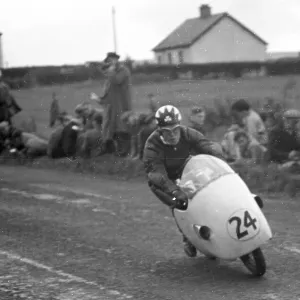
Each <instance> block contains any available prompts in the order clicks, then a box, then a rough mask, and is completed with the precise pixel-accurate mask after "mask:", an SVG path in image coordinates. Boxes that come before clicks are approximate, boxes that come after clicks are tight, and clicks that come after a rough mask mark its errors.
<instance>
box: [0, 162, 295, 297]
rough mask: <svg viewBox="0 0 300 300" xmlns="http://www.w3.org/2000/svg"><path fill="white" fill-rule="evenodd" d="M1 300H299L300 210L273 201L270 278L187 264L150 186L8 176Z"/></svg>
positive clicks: (268, 211) (24, 173) (230, 267)
mask: <svg viewBox="0 0 300 300" xmlns="http://www.w3.org/2000/svg"><path fill="white" fill-rule="evenodd" d="M0 179H1V181H0V194H1V201H0V214H1V219H0V220H1V233H0V234H1V235H0V299H3V300H5V299H34V300H37V299H47V300H49V299H53V300H74V299H80V300H89V299H98V300H101V299H109V300H112V299H119V300H121V299H153V300H154V299H156V300H159V299H161V300H163V299H183V300H190V299H203V300H204V299H205V300H209V299H214V300H218V299H222V300H224V299H230V300H235V299H249V300H250V299H273V300H277V299H289V300H293V299H300V268H299V265H300V202H299V200H298V201H297V200H285V199H275V198H274V199H267V200H266V203H265V208H264V212H265V215H266V216H267V218H268V220H269V221H270V225H271V227H272V230H273V234H274V238H273V240H271V241H270V243H269V244H267V245H266V246H264V247H263V251H264V253H265V255H266V257H267V264H268V270H267V273H266V275H265V276H264V277H263V278H260V279H257V278H253V277H252V276H251V275H250V274H249V272H248V271H247V270H246V269H245V267H244V266H243V265H242V263H241V262H240V261H236V262H231V263H229V262H225V261H219V260H217V261H211V260H208V259H206V258H205V257H203V256H202V255H199V256H198V258H196V259H191V258H187V257H185V255H184V252H183V249H182V244H181V236H180V234H179V233H178V232H177V228H176V226H175V224H174V220H173V219H172V217H171V215H170V212H169V210H168V209H167V208H166V207H165V206H163V205H162V204H161V203H160V202H159V201H158V200H156V199H155V198H154V196H152V194H151V193H150V191H148V189H147V186H146V184H142V183H137V182H133V181H132V182H130V181H129V182H117V181H113V180H110V179H104V178H93V177H90V176H87V175H85V176H82V175H78V174H70V173H63V172H58V171H49V170H40V169H39V170H37V169H30V168H26V167H7V166H1V167H0Z"/></svg>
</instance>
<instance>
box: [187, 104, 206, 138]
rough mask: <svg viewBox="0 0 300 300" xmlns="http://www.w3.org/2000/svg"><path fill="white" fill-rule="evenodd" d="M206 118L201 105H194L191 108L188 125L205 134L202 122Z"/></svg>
mask: <svg viewBox="0 0 300 300" xmlns="http://www.w3.org/2000/svg"><path fill="white" fill-rule="evenodd" d="M205 118H206V112H205V110H204V108H203V107H200V106H195V107H193V108H192V109H191V115H190V118H189V121H190V125H189V127H191V128H193V129H195V130H197V131H199V132H200V133H202V134H203V135H205V130H204V128H203V127H204V122H205Z"/></svg>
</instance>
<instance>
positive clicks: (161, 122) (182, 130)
mask: <svg viewBox="0 0 300 300" xmlns="http://www.w3.org/2000/svg"><path fill="white" fill-rule="evenodd" d="M155 119H156V122H157V125H158V128H157V129H156V130H155V131H154V132H153V133H152V134H151V135H150V137H149V138H148V140H147V142H146V145H145V149H144V157H143V161H144V165H145V169H146V173H147V175H148V184H149V187H150V189H151V190H152V192H153V193H154V194H155V195H156V196H157V197H158V198H159V199H160V200H161V201H162V202H163V203H164V204H166V205H168V206H169V207H170V208H171V209H172V211H173V209H174V208H177V209H182V210H184V209H186V208H187V203H188V197H187V195H186V194H185V193H184V192H183V191H182V190H181V189H180V188H179V187H178V186H177V185H176V183H175V181H176V180H177V179H179V178H180V177H181V173H182V171H183V168H184V166H185V163H186V160H187V159H188V158H189V157H190V155H197V154H210V155H213V156H216V157H219V158H223V153H222V149H221V147H220V146H219V145H218V144H217V143H214V142H211V141H209V140H208V139H206V138H205V137H204V135H203V134H201V133H200V132H198V131H196V130H194V129H192V128H189V127H185V126H183V125H181V124H180V123H181V119H182V117H181V114H180V112H179V110H178V109H177V108H176V107H174V106H172V105H166V106H162V107H160V108H159V109H158V110H157V112H156V114H155ZM173 216H174V215H173ZM179 230H180V229H179ZM180 231H181V230H180ZM183 243H184V251H185V253H186V254H187V255H188V256H190V257H195V256H196V255H197V250H196V248H195V247H194V245H192V243H191V242H190V241H189V240H188V239H187V238H186V237H185V236H184V235H183Z"/></svg>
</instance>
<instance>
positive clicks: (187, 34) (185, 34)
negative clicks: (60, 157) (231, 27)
mask: <svg viewBox="0 0 300 300" xmlns="http://www.w3.org/2000/svg"><path fill="white" fill-rule="evenodd" d="M224 18H229V19H231V20H232V21H233V22H235V23H236V24H237V25H238V26H240V27H241V28H243V30H245V31H247V32H248V33H249V34H251V35H252V36H253V37H254V38H256V39H257V40H258V41H260V42H261V43H263V44H265V45H267V44H268V43H267V42H266V41H264V40H263V39H262V38H260V37H259V36H257V35H256V34H255V33H254V32H253V31H251V30H250V29H248V28H247V27H246V26H244V25H243V24H242V23H240V22H239V21H237V20H236V19H235V18H233V17H232V16H230V15H229V14H228V13H220V14H214V15H211V16H210V17H208V18H200V17H197V18H193V19H188V20H186V21H185V22H183V23H182V24H181V25H180V26H178V27H177V28H176V29H175V30H174V31H173V32H171V33H170V34H169V35H168V36H167V37H166V38H165V39H164V40H163V41H162V42H160V43H159V44H158V45H157V46H156V47H155V48H154V49H153V51H154V52H159V51H163V50H170V49H176V48H187V47H190V46H191V45H192V44H194V43H195V42H196V41H197V40H199V39H200V38H201V37H203V36H204V35H205V34H206V33H208V32H209V31H210V30H211V29H212V28H213V27H214V26H216V25H217V24H218V23H219V22H220V21H221V20H223V19H224Z"/></svg>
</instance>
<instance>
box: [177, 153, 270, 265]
mask: <svg viewBox="0 0 300 300" xmlns="http://www.w3.org/2000/svg"><path fill="white" fill-rule="evenodd" d="M179 185H180V187H181V188H182V189H183V190H185V191H186V192H187V193H188V195H189V198H190V200H189V206H188V209H187V210H186V211H180V210H175V212H174V213H175V218H176V221H177V223H178V225H179V227H180V228H181V229H182V231H183V233H184V234H185V235H186V236H187V237H188V238H189V240H190V241H191V242H192V243H193V244H194V245H195V247H197V248H198V250H199V251H200V252H202V253H204V254H210V255H213V256H216V257H219V258H222V259H228V260H234V259H236V258H238V257H240V256H242V255H245V254H248V253H250V252H252V251H253V250H254V249H256V248H258V247H260V246H261V245H262V244H264V243H266V242H267V241H268V240H269V239H271V238H272V232H271V229H270V227H269V224H268V222H267V220H266V218H265V216H264V215H263V213H262V211H261V209H260V208H259V207H258V205H257V204H256V201H255V200H254V197H253V194H252V193H251V192H250V191H249V189H248V187H247V186H246V184H245V183H244V181H243V180H242V179H241V178H240V177H239V176H238V175H237V174H236V173H235V172H234V171H233V170H232V168H231V167H230V166H229V165H228V164H226V163H225V162H224V161H222V160H220V159H218V158H215V157H213V156H209V155H198V156H194V157H192V158H191V160H190V161H189V162H188V163H187V165H186V166H185V168H184V171H183V174H182V177H181V182H180V184H179ZM196 226H197V227H198V228H199V227H200V226H207V227H209V228H210V230H211V237H210V239H209V240H204V239H202V238H201V236H200V235H199V233H198V230H197V229H196V228H195V227H196Z"/></svg>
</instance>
